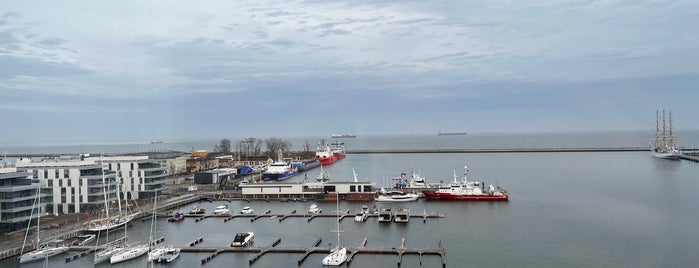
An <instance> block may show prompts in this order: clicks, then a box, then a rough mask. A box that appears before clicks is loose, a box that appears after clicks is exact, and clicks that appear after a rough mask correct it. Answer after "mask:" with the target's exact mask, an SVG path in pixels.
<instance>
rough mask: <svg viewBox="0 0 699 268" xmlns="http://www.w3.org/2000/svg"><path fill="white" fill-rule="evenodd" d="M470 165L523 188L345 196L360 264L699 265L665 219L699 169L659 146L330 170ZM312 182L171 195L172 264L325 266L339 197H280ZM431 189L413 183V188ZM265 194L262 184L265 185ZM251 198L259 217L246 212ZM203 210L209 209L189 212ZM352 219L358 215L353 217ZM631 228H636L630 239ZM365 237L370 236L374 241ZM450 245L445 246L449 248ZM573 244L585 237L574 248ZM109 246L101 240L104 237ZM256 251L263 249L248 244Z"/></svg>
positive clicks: (675, 221)
mask: <svg viewBox="0 0 699 268" xmlns="http://www.w3.org/2000/svg"><path fill="white" fill-rule="evenodd" d="M469 137H471V135H469ZM444 138H449V137H444ZM646 138H647V136H646ZM357 140H359V139H357ZM683 140H684V139H683ZM639 148H641V147H639ZM417 151H419V150H417ZM465 163H466V164H468V165H469V167H473V168H474V171H472V172H471V173H469V182H470V181H471V180H474V181H481V179H480V178H484V181H485V184H484V185H489V184H492V185H494V186H504V187H506V188H507V190H508V191H511V192H512V193H511V195H510V196H509V199H510V200H509V202H476V203H474V202H447V201H439V200H425V199H422V198H420V199H418V200H417V201H412V202H405V203H391V202H375V201H373V200H372V199H369V200H366V201H364V200H357V201H351V200H350V199H352V198H350V197H349V195H346V196H343V195H340V198H339V200H340V202H339V205H340V211H341V213H340V224H341V229H342V230H343V231H344V233H343V234H342V235H343V241H345V240H346V243H344V244H345V245H344V246H345V247H346V250H347V263H350V265H352V266H357V267H368V266H373V267H376V266H395V265H397V263H398V260H397V258H400V263H401V264H400V266H401V267H420V266H421V267H441V266H442V259H444V263H446V265H454V264H457V263H465V262H473V263H475V265H478V266H482V267H503V266H513V265H515V262H514V261H513V260H517V261H516V265H524V266H536V265H537V264H540V263H542V261H544V260H542V259H537V258H542V257H537V256H547V257H545V258H546V261H547V262H548V263H552V264H558V265H557V266H566V265H565V264H566V263H569V262H574V263H576V264H580V265H583V263H584V265H604V264H618V263H620V260H623V262H625V263H629V264H630V265H632V266H633V267H657V266H659V265H658V262H657V261H656V262H654V261H653V260H652V259H656V258H661V257H659V256H660V255H662V256H667V257H671V258H668V259H663V260H665V261H664V262H665V263H666V265H670V266H688V265H689V266H691V264H692V263H695V261H697V260H696V259H695V258H694V257H693V256H694V255H692V254H689V253H688V250H689V249H692V248H693V246H692V245H695V243H699V241H696V240H695V239H694V237H696V236H695V234H694V233H693V231H692V230H691V229H684V228H676V229H673V231H672V232H670V233H665V234H663V235H662V236H661V235H659V234H660V233H662V231H660V230H661V229H662V228H663V227H662V226H664V224H660V223H658V222H657V220H655V219H661V218H662V219H667V221H669V223H668V224H672V225H683V224H686V223H688V222H696V220H697V219H696V217H695V216H694V215H697V214H696V213H695V212H696V210H695V208H693V207H689V206H685V205H682V204H690V203H692V202H695V201H696V200H694V199H692V196H691V195H688V194H687V193H686V189H690V188H692V187H695V186H696V180H693V179H691V178H692V174H696V173H695V172H697V171H696V169H697V165H696V164H695V163H692V162H690V161H666V160H661V159H656V158H654V157H651V156H650V153H649V152H648V148H647V147H645V148H642V149H639V150H638V151H633V150H631V151H592V152H550V153H549V152H537V153H526V152H524V153H523V152H516V153H502V154H500V153H495V154H491V153H447V154H436V153H399V154H382V153H370V154H348V155H347V159H345V160H343V161H339V162H336V163H334V164H333V165H329V166H324V167H323V171H324V172H327V173H328V174H329V175H331V176H330V180H329V182H330V183H333V182H335V183H337V184H336V185H334V186H336V189H338V188H337V187H339V185H341V184H343V183H344V184H346V185H347V186H348V187H349V186H351V185H355V186H356V185H364V184H361V183H360V184H355V182H354V180H353V179H352V173H353V172H352V170H353V169H355V170H356V171H357V172H358V173H359V175H358V178H359V180H358V182H370V183H374V185H373V186H372V189H373V190H378V189H379V188H381V187H387V188H390V187H392V186H394V183H393V182H395V181H391V180H390V178H395V177H397V175H398V174H401V173H406V174H411V171H412V172H414V173H415V174H419V176H417V177H422V178H424V180H418V179H416V178H417V177H413V179H415V182H414V183H412V184H413V185H411V183H410V180H411V177H410V175H408V177H406V186H409V185H410V186H418V184H423V185H432V184H436V183H449V182H450V181H452V178H453V170H454V169H456V170H457V172H458V171H459V169H460V168H461V167H463V165H464V164H465ZM610 163H613V165H610ZM359 167H361V168H359ZM475 167H477V168H475ZM631 167H633V168H631ZM308 172H310V173H308V177H310V178H314V177H315V176H316V175H317V174H318V173H319V169H315V170H310V171H308ZM471 177H473V178H475V179H472V178H471ZM610 178H613V179H610ZM658 178H664V179H663V180H664V181H663V182H664V185H665V186H664V187H665V188H664V189H666V190H667V191H670V192H672V193H673V197H674V198H675V199H672V200H668V199H663V198H658V196H657V193H656V194H654V193H652V192H648V191H646V190H645V189H649V188H647V187H648V186H652V185H655V184H657V183H658V182H659V181H658ZM302 179H303V178H302V177H301V176H297V177H295V178H291V179H289V180H288V181H286V182H284V183H283V184H279V183H270V186H275V187H276V188H274V187H273V188H271V189H274V190H276V192H277V193H276V194H272V192H270V193H267V195H266V196H265V195H264V194H259V195H255V194H251V195H249V196H245V197H243V195H242V191H243V189H242V188H241V189H239V190H238V192H236V190H214V191H212V190H198V191H194V192H191V193H188V192H184V193H182V194H181V195H175V196H168V197H165V198H166V199H167V200H166V201H163V202H161V201H160V200H159V201H158V203H159V207H160V209H159V213H158V216H161V215H163V217H158V218H159V219H158V221H159V227H158V228H159V230H162V234H164V236H165V243H167V244H172V245H176V246H181V247H182V249H181V255H180V256H179V258H177V259H176V260H174V261H172V262H171V263H169V264H168V265H169V266H173V267H192V266H202V260H206V259H208V260H207V261H206V263H205V264H204V265H206V266H213V267H218V266H221V265H229V266H230V265H233V266H235V267H278V266H279V264H283V265H287V266H292V265H293V266H299V267H317V266H318V265H319V264H320V262H321V259H322V258H323V257H324V256H325V255H327V254H328V253H329V252H330V249H332V248H333V247H334V246H335V242H334V240H335V238H334V237H333V235H334V233H331V232H328V231H329V230H332V229H335V226H334V225H335V221H334V219H335V218H336V217H337V216H336V215H335V213H334V210H335V200H337V198H326V197H325V196H324V197H323V198H320V199H314V198H313V197H315V195H313V197H312V196H310V195H309V196H308V198H302V197H301V196H293V194H291V195H285V194H283V193H282V194H281V195H280V194H279V187H280V186H282V185H287V184H289V185H293V184H301V183H302V181H301V180H302ZM386 182H389V183H386ZM668 183H672V184H668ZM588 184H596V185H604V187H603V188H601V191H593V192H588V193H585V194H583V193H580V192H576V191H570V189H578V188H579V187H585V185H588ZM331 185H333V184H331ZM251 189H252V188H251ZM348 189H349V188H348ZM355 189H356V188H355ZM419 189H420V188H419V187H415V188H407V190H410V191H413V190H416V191H417V190H419ZM256 190H257V191H260V188H257V189H256ZM301 190H302V189H301ZM347 191H349V190H347ZM330 193H332V192H330ZM330 196H332V195H331V194H329V195H327V197H330ZM372 197H373V196H372ZM649 197H655V198H654V199H655V201H654V202H652V203H648V202H645V201H643V200H647V199H648V198H649ZM311 200H313V201H312V202H308V201H311ZM304 201H306V202H304ZM313 203H315V204H316V205H317V207H318V208H319V209H322V212H320V213H319V214H317V215H311V214H309V213H308V210H309V206H310V205H312V204H313ZM222 204H226V205H227V206H228V209H229V210H230V211H231V214H230V215H216V216H212V213H213V211H214V210H215V208H216V207H217V206H220V205H222ZM583 204H585V205H583ZM246 206H247V207H250V208H252V209H254V211H255V212H256V213H253V214H250V215H244V214H240V211H241V209H242V208H244V207H246ZM588 206H593V207H600V206H602V207H605V208H607V209H605V210H590V209H586V207H588ZM165 207H167V208H165ZM364 207H366V209H364ZM372 207H374V208H375V209H376V210H377V211H380V209H381V208H391V212H392V216H391V218H392V221H390V222H389V221H386V222H385V223H379V222H378V220H379V215H378V214H377V213H375V212H374V209H372ZM193 208H197V210H196V211H197V212H198V211H203V212H204V213H203V214H189V213H188V212H190V210H191V209H193ZM143 209H144V210H146V211H147V210H148V209H149V208H148V206H147V205H146V207H145V208H143ZM402 209H409V211H407V212H408V213H407V215H409V220H408V223H407V224H406V223H401V220H400V219H399V218H400V215H405V214H401V212H403V210H402ZM182 211H183V212H185V213H184V214H185V215H184V216H185V218H186V220H183V221H181V222H173V223H169V222H167V220H168V218H169V217H170V216H173V215H174V213H175V212H182ZM361 211H367V213H362V212H361ZM641 211H642V213H641ZM145 214H146V215H141V216H140V217H143V218H139V219H138V220H134V221H132V222H131V224H130V225H131V226H130V227H129V230H128V231H129V238H133V239H135V240H137V239H138V237H147V236H148V232H147V230H148V225H150V221H149V220H147V218H149V214H148V213H145ZM396 215H397V216H396ZM347 217H349V218H351V219H350V220H346V219H345V218H347ZM187 218H188V219H187ZM357 219H358V220H357ZM601 219H604V220H603V221H602V220H601ZM630 219H634V220H630ZM639 219H640V220H639ZM570 222H579V223H581V224H580V225H572V226H574V227H573V228H567V229H566V231H565V232H563V231H558V229H557V228H558V227H560V226H568V225H569V224H570ZM61 225H62V224H61ZM622 226H623V227H622ZM464 230H467V231H464ZM619 230H624V231H621V232H620V231H619ZM246 231H250V232H254V233H255V244H254V245H252V246H250V247H244V248H240V249H238V248H232V247H230V243H231V242H232V240H233V237H234V235H235V234H236V233H239V232H246ZM61 232H64V234H61ZM61 232H58V230H56V231H52V232H48V233H47V234H49V235H50V236H52V237H54V236H56V237H57V236H63V237H64V239H68V240H67V241H70V238H71V237H75V236H76V235H79V233H75V232H74V233H72V234H70V235H69V234H68V232H70V230H67V229H63V230H61ZM471 233H475V234H477V235H475V236H473V235H470V234H471ZM626 233H628V234H629V235H632V236H631V237H628V236H626V235H625V234H626ZM357 234H360V235H357ZM345 237H346V238H347V239H345ZM571 237H572V238H571ZM110 238H111V235H110ZM364 238H366V241H368V243H366V242H364V243H363V242H362V241H363V239H364ZM403 238H405V241H407V242H406V244H405V248H406V249H408V250H411V251H409V252H418V253H410V254H409V253H404V254H403V255H399V254H400V253H399V250H400V246H399V245H400V244H401V241H402V240H403ZM572 239H574V240H572ZM670 239H671V240H670ZM129 240H131V239H129ZM440 241H441V243H442V245H439V243H440ZM570 241H577V242H576V243H574V244H570ZM620 241H627V242H628V241H631V242H632V243H634V244H637V245H645V246H643V247H633V249H628V250H625V249H624V248H625V247H628V244H627V242H624V243H621V242H620ZM658 241H660V243H668V242H667V241H672V242H671V243H673V244H676V245H682V247H683V248H686V250H685V249H678V250H674V251H672V252H671V253H669V255H667V254H668V253H662V254H660V253H661V252H662V251H660V250H659V248H658V247H656V246H654V245H655V243H656V242H658ZM663 241H664V242H663ZM103 243H104V241H100V245H101V244H103ZM363 244H364V245H363ZM190 245H191V246H190ZM442 246H443V248H444V250H445V251H446V250H448V251H449V254H444V255H443V256H442V255H439V254H424V253H425V252H427V251H430V252H437V251H439V250H440V249H441V248H442ZM571 247H572V248H575V252H586V250H589V249H591V248H595V249H596V250H595V251H591V252H587V253H586V254H584V255H581V254H579V253H571V252H570V251H569V250H570V248H571ZM4 249H5V247H3V250H4ZM83 249H84V248H80V247H78V246H71V247H70V250H69V252H68V253H64V254H63V255H61V256H56V257H53V258H51V259H49V263H50V266H51V267H67V266H65V265H64V264H63V263H65V259H66V258H67V257H73V256H74V255H76V256H77V255H83V256H84V257H73V258H75V259H74V260H71V261H70V264H71V265H72V267H93V265H92V261H91V259H92V258H91V253H89V252H86V250H83ZM250 249H255V251H245V250H250ZM502 249H506V251H502ZM420 251H422V252H423V254H420V253H419V252H420ZM599 251H606V252H612V251H613V252H615V255H614V257H609V256H608V255H606V254H605V253H601V252H599ZM380 252H385V253H380ZM406 252H408V251H406ZM495 252H497V253H495ZM0 253H2V252H0ZM268 253H270V254H268ZM398 256H400V257H398ZM495 256H498V257H495ZM644 256H645V257H644ZM85 257H87V258H85ZM251 260H252V261H251ZM88 261H89V264H88ZM142 261H145V257H143V258H137V259H134V260H130V261H127V262H124V263H123V264H115V265H114V266H115V267H128V266H129V265H140V264H141V263H142ZM37 264H38V263H37ZM0 265H2V266H3V267H17V266H16V265H17V264H16V259H15V258H7V259H4V260H1V261H0ZM23 267H24V265H23ZM28 267H33V266H28ZM95 267H96V266H95Z"/></svg>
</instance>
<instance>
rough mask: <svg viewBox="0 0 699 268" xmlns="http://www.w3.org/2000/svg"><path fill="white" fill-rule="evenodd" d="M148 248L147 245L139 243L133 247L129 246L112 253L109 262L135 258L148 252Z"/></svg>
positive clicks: (113, 262)
mask: <svg viewBox="0 0 699 268" xmlns="http://www.w3.org/2000/svg"><path fill="white" fill-rule="evenodd" d="M148 250H149V249H148V246H147V245H139V246H135V247H132V248H128V249H125V250H123V251H120V252H118V253H116V254H114V255H112V257H110V258H109V263H111V264H115V263H120V262H123V261H128V260H130V259H135V258H138V257H140V256H143V254H146V253H148Z"/></svg>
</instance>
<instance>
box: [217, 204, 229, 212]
mask: <svg viewBox="0 0 699 268" xmlns="http://www.w3.org/2000/svg"><path fill="white" fill-rule="evenodd" d="M230 212H231V210H230V209H228V205H220V206H218V207H216V209H214V214H228V213H230Z"/></svg>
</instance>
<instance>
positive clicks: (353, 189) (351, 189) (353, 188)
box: [350, 185, 356, 193]
mask: <svg viewBox="0 0 699 268" xmlns="http://www.w3.org/2000/svg"><path fill="white" fill-rule="evenodd" d="M354 192H356V187H355V186H354V185H350V193H354Z"/></svg>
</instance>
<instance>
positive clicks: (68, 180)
mask: <svg viewBox="0 0 699 268" xmlns="http://www.w3.org/2000/svg"><path fill="white" fill-rule="evenodd" d="M66 182H68V187H70V186H71V185H70V179H67V180H66Z"/></svg>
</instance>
